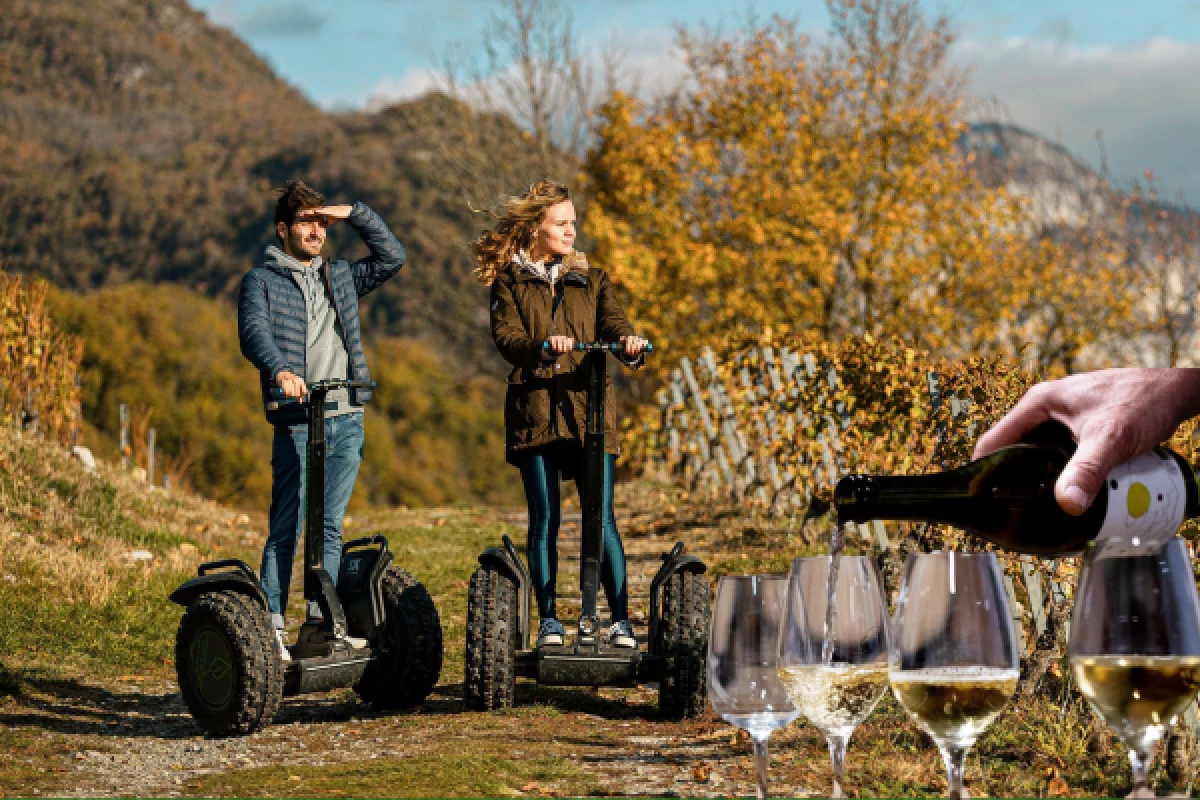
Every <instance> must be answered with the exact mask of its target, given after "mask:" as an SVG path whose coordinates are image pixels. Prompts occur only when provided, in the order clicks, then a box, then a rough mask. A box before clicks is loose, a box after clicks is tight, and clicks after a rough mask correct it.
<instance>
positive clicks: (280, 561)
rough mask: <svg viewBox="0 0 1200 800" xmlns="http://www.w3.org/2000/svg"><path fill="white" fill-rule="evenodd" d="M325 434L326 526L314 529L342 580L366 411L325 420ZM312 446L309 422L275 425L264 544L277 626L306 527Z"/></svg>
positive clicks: (265, 579)
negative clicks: (344, 544)
mask: <svg viewBox="0 0 1200 800" xmlns="http://www.w3.org/2000/svg"><path fill="white" fill-rule="evenodd" d="M325 439H326V445H325V525H324V526H323V527H324V530H323V531H314V533H315V534H316V535H319V536H322V538H323V539H324V547H323V553H324V555H323V558H324V562H325V571H326V572H328V573H329V577H330V578H332V579H333V581H334V583H335V584H336V583H337V578H338V568H339V567H340V566H341V562H342V518H343V517H344V516H345V515H346V506H347V505H349V503H350V495H351V493H352V492H353V491H354V481H355V479H356V478H357V477H358V467H359V465H360V464H361V463H362V452H363V415H362V414H343V415H342V416H338V417H330V418H329V419H327V420H325ZM307 448H308V426H307V425H303V426H297V427H294V428H286V427H282V426H280V427H277V428H275V441H274V443H273V444H272V446H271V515H270V522H269V524H270V533H269V534H268V535H267V544H266V547H264V548H263V560H262V569H261V570H259V575H260V576H261V578H262V588H263V592H264V593H265V594H266V596H267V606H268V607H269V608H270V610H271V616H272V618H273V620H274V621H275V624H276V626H277V627H282V625H283V612H284V609H286V608H287V596H288V587H289V585H290V584H291V580H292V560H293V559H294V558H295V556H296V542H297V541H298V540H299V539H300V534H301V533H302V532H303V531H304V513H305V494H304V491H305V477H306V476H305V464H306V462H307V454H308V451H307Z"/></svg>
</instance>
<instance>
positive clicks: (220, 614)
mask: <svg viewBox="0 0 1200 800" xmlns="http://www.w3.org/2000/svg"><path fill="white" fill-rule="evenodd" d="M175 671H176V674H177V676H178V678H179V690H180V693H181V694H182V695H183V701H184V703H185V704H186V705H187V707H188V710H189V711H190V712H191V713H192V717H193V718H194V719H195V720H196V722H197V723H198V724H199V725H200V727H201V728H203V729H204V730H206V731H208V732H209V733H211V734H213V735H215V736H231V735H239V734H247V733H253V732H254V731H256V730H258V729H260V728H262V727H263V726H265V725H267V724H268V723H270V721H271V718H272V717H274V716H275V712H276V711H278V710H279V702H280V700H281V699H282V697H283V659H282V658H281V657H280V655H279V646H278V644H277V643H276V641H275V635H274V632H273V631H272V630H271V620H270V618H269V617H268V616H267V612H266V611H265V610H264V609H263V608H262V606H260V605H259V604H258V603H257V602H256V601H255V600H253V599H251V598H249V597H247V596H245V595H243V594H241V593H240V592H212V593H209V594H205V595H201V596H200V597H199V598H197V599H196V600H195V601H193V602H192V604H191V605H189V606H188V608H187V611H185V612H184V615H183V619H182V620H180V622H179V631H178V633H177V634H176V636H175Z"/></svg>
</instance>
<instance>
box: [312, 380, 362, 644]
mask: <svg viewBox="0 0 1200 800" xmlns="http://www.w3.org/2000/svg"><path fill="white" fill-rule="evenodd" d="M374 388H375V382H374V381H351V380H344V379H333V380H324V381H317V382H316V383H313V384H312V385H310V386H309V387H308V396H307V398H306V399H307V402H308V451H307V456H308V457H307V458H306V459H305V462H306V464H305V475H306V478H305V487H306V489H305V503H304V505H305V518H304V563H305V570H304V599H305V600H308V601H310V602H315V603H316V604H317V605H318V606H319V607H320V608H321V613H322V614H323V615H324V617H325V620H326V625H328V626H330V627H331V628H332V632H333V635H334V636H345V635H346V615H345V613H344V612H343V610H342V604H341V603H340V602H339V601H338V599H337V596H338V595H337V590H336V589H335V588H334V585H333V579H332V578H330V577H329V573H328V572H327V571H326V570H325V536H324V531H325V455H326V453H325V444H326V442H325V396H326V395H328V394H329V393H330V392H331V391H333V390H335V389H374Z"/></svg>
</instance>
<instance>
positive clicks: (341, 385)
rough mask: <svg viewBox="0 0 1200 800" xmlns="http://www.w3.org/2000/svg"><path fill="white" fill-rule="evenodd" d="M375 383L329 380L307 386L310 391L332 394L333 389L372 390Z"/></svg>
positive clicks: (340, 379)
mask: <svg viewBox="0 0 1200 800" xmlns="http://www.w3.org/2000/svg"><path fill="white" fill-rule="evenodd" d="M375 385H376V384H375V381H351V380H346V379H345V378H330V379H328V380H324V381H317V382H316V383H313V384H310V385H309V387H308V388H309V390H310V391H317V392H319V391H321V390H322V389H324V390H325V391H326V392H332V391H333V390H334V389H374V388H375Z"/></svg>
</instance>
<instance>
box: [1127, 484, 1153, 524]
mask: <svg viewBox="0 0 1200 800" xmlns="http://www.w3.org/2000/svg"><path fill="white" fill-rule="evenodd" d="M1125 508H1126V509H1127V510H1128V511H1129V516H1131V517H1133V518H1134V519H1137V518H1138V517H1140V516H1142V514H1145V513H1146V512H1147V511H1149V510H1150V490H1149V489H1147V488H1146V484H1144V483H1134V484H1131V485H1130V487H1129V491H1128V492H1127V493H1126V494H1125Z"/></svg>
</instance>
